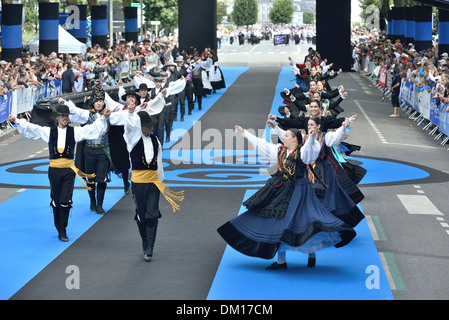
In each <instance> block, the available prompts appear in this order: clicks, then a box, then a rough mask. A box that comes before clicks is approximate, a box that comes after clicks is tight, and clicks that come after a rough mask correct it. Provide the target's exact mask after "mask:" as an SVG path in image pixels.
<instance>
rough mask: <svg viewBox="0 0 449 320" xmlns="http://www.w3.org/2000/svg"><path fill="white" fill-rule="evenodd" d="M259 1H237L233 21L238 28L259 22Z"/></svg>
mask: <svg viewBox="0 0 449 320" xmlns="http://www.w3.org/2000/svg"><path fill="white" fill-rule="evenodd" d="M258 7H259V5H258V2H257V0H235V1H234V7H233V10H232V20H233V21H234V23H235V24H236V25H237V26H246V27H248V26H250V25H252V24H255V23H256V22H257V11H258Z"/></svg>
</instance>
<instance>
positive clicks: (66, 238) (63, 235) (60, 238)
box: [58, 230, 69, 242]
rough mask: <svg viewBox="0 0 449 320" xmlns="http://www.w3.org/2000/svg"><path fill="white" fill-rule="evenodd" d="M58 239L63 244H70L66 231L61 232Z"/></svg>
mask: <svg viewBox="0 0 449 320" xmlns="http://www.w3.org/2000/svg"><path fill="white" fill-rule="evenodd" d="M58 239H59V240H61V241H62V242H68V241H69V238H68V237H67V234H66V232H65V230H62V231H59V234H58Z"/></svg>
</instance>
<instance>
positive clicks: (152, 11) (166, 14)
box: [143, 0, 178, 30]
mask: <svg viewBox="0 0 449 320" xmlns="http://www.w3.org/2000/svg"><path fill="white" fill-rule="evenodd" d="M143 3H144V4H145V20H146V21H160V22H161V28H166V29H168V30H172V29H174V28H175V27H176V26H177V25H178V0H144V1H143Z"/></svg>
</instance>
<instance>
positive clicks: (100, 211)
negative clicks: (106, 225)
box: [95, 205, 106, 214]
mask: <svg viewBox="0 0 449 320" xmlns="http://www.w3.org/2000/svg"><path fill="white" fill-rule="evenodd" d="M95 212H96V213H98V214H105V213H106V211H104V209H103V206H101V205H99V206H97V208H96V209H95Z"/></svg>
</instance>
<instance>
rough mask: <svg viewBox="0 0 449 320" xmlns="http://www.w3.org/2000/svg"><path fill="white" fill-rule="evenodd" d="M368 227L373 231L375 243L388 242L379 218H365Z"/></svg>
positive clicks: (368, 216) (369, 216)
mask: <svg viewBox="0 0 449 320" xmlns="http://www.w3.org/2000/svg"><path fill="white" fill-rule="evenodd" d="M365 219H366V222H367V224H368V227H369V229H370V231H371V236H372V237H373V240H375V241H387V237H386V235H385V232H384V229H383V228H382V224H381V223H380V219H379V216H372V215H366V216H365Z"/></svg>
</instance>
